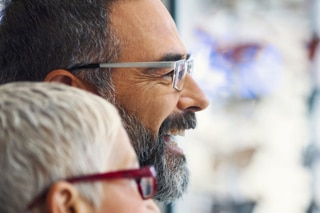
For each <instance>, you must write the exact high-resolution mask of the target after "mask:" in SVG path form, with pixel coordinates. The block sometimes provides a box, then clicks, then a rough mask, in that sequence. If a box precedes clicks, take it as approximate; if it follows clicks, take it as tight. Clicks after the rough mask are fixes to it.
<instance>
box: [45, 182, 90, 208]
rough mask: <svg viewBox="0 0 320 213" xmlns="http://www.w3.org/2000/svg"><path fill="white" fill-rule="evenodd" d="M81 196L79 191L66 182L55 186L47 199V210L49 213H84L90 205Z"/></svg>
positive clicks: (50, 190) (57, 183)
mask: <svg viewBox="0 0 320 213" xmlns="http://www.w3.org/2000/svg"><path fill="white" fill-rule="evenodd" d="M84 202H85V201H84V200H83V199H82V198H81V196H80V195H79V192H78V190H77V189H76V188H75V187H74V186H73V185H72V184H71V183H68V182H65V181H59V182H56V183H55V184H53V185H52V186H51V187H50V189H49V191H48V194H47V197H46V209H47V212H49V213H84V212H87V209H86V208H85V206H87V205H88V204H85V203H84Z"/></svg>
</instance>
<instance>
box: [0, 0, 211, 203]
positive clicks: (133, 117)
mask: <svg viewBox="0 0 320 213" xmlns="http://www.w3.org/2000/svg"><path fill="white" fill-rule="evenodd" d="M1 22H2V23H1V27H0V55H1V58H0V83H7V82H11V81H25V80H28V81H42V80H44V81H56V82H61V83H64V84H67V85H70V86H74V87H78V88H81V89H84V90H87V91H90V92H92V93H95V94H97V95H99V96H101V97H103V98H105V99H107V100H109V101H110V102H112V103H113V104H115V105H116V106H117V108H118V109H119V111H120V114H121V117H122V119H123V123H124V126H125V128H126V130H127V132H128V134H129V137H130V138H131V141H132V142H133V146H134V148H135V151H136V152H137V155H138V157H139V161H140V164H141V165H149V164H154V165H155V168H156V170H157V171H158V181H159V185H158V193H157V195H156V197H155V198H156V199H157V200H159V201H165V202H171V201H173V200H175V199H177V198H179V197H181V196H182V194H183V192H184V191H185V190H186V188H187V184H188V177H189V174H188V169H187V166H186V159H185V156H184V153H183V150H181V149H180V148H179V147H178V146H177V144H176V142H175V139H174V136H176V135H183V134H184V131H185V130H187V129H192V128H195V126H196V118H195V112H197V111H199V110H203V109H205V108H206V107H207V105H208V101H207V99H206V97H205V95H204V93H203V92H202V91H201V89H200V88H199V86H198V85H197V84H196V83H195V81H194V80H193V79H192V77H191V75H190V74H189V73H188V72H191V69H192V61H191V60H189V56H188V54H187V52H186V49H185V47H184V45H183V43H182V42H181V40H180V37H179V35H178V33H177V29H176V26H175V24H174V21H173V20H172V18H171V16H170V14H169V13H168V11H167V10H166V8H165V6H164V5H163V3H162V2H161V1H160V0H46V1H42V0H28V1H24V0H14V1H10V0H4V10H3V15H2V21H1ZM130 62H134V63H130ZM138 62H139V63H138ZM151 62H152V63H151Z"/></svg>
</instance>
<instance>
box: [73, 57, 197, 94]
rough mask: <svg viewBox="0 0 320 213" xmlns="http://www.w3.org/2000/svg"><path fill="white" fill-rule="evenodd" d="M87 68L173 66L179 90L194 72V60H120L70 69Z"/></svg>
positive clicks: (174, 83)
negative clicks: (187, 75) (180, 82)
mask: <svg viewBox="0 0 320 213" xmlns="http://www.w3.org/2000/svg"><path fill="white" fill-rule="evenodd" d="M180 66H182V68H183V69H184V70H180V71H183V73H182V74H183V75H182V76H180V77H181V79H180V80H181V81H182V84H181V85H180V87H179V86H178V85H177V83H178V82H179V74H180V73H178V72H179V67H180ZM86 68H172V69H173V70H174V73H173V81H172V87H173V88H174V89H176V90H177V91H181V90H182V88H183V83H184V79H185V76H186V74H187V73H189V74H192V71H193V60H192V59H187V60H185V59H182V60H178V61H155V62H119V63H96V64H87V65H82V66H77V67H73V68H71V69H69V70H71V71H72V70H78V69H86Z"/></svg>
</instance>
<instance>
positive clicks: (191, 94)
mask: <svg viewBox="0 0 320 213" xmlns="http://www.w3.org/2000/svg"><path fill="white" fill-rule="evenodd" d="M181 93H182V94H181V96H180V99H179V102H178V108H179V109H180V110H189V111H193V112H197V111H201V110H204V109H205V108H207V107H208V105H209V100H208V99H207V97H206V95H205V94H204V92H203V91H202V89H201V88H200V87H199V85H198V84H197V83H196V82H195V80H194V79H193V78H192V77H191V75H189V74H187V76H186V79H185V82H184V86H183V89H182V91H181Z"/></svg>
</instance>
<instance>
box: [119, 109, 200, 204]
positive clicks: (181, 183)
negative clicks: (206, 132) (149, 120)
mask: <svg viewBox="0 0 320 213" xmlns="http://www.w3.org/2000/svg"><path fill="white" fill-rule="evenodd" d="M118 109H119V112H120V115H121V117H122V120H123V125H124V127H125V129H126V130H127V133H128V135H129V137H130V139H131V143H132V145H133V147H134V149H135V151H136V153H137V156H138V159H139V163H140V165H141V166H146V165H154V167H155V169H156V171H157V181H158V185H157V194H156V196H155V197H154V198H155V199H156V200H158V201H160V202H164V203H170V202H173V201H175V200H176V199H178V198H180V197H182V195H183V194H184V192H185V191H186V190H187V187H188V183H189V170H188V168H187V163H186V158H185V156H184V155H175V154H173V153H170V152H169V151H168V150H167V149H166V146H165V141H164V135H165V133H167V131H168V130H169V129H171V128H172V127H179V128H183V129H187V128H194V127H195V125H196V118H195V115H194V113H192V112H189V113H186V114H185V115H179V116H171V117H169V118H167V119H166V120H165V121H164V122H163V124H162V125H161V128H160V130H159V134H158V135H156V134H153V133H151V132H150V130H148V129H147V128H145V127H144V126H143V124H142V123H141V122H140V120H139V119H138V118H137V117H135V116H132V115H129V114H128V113H127V112H126V111H125V110H124V109H123V108H121V107H119V106H118Z"/></svg>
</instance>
